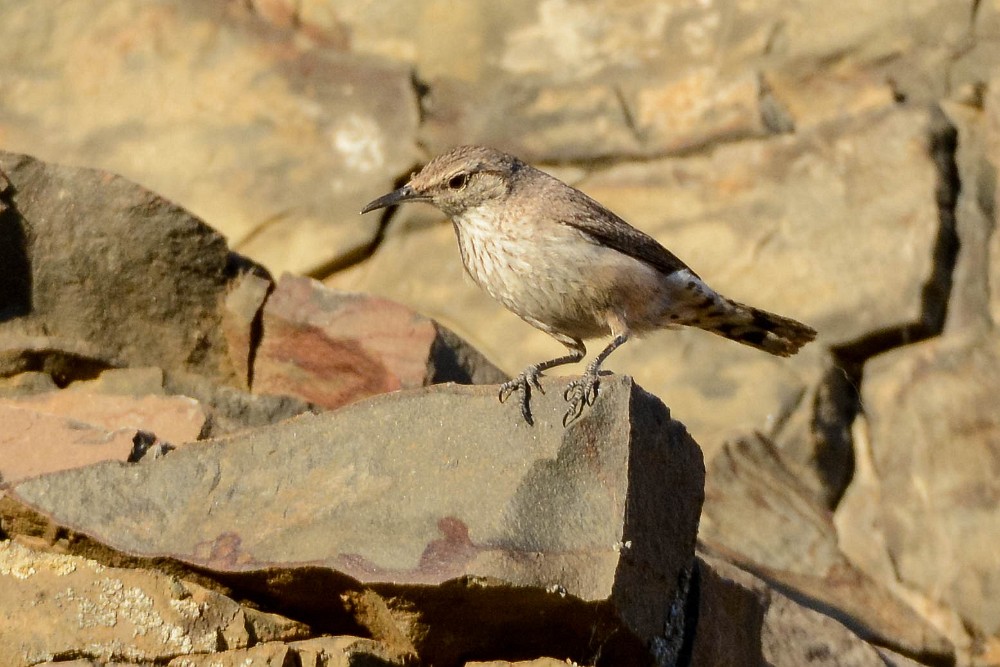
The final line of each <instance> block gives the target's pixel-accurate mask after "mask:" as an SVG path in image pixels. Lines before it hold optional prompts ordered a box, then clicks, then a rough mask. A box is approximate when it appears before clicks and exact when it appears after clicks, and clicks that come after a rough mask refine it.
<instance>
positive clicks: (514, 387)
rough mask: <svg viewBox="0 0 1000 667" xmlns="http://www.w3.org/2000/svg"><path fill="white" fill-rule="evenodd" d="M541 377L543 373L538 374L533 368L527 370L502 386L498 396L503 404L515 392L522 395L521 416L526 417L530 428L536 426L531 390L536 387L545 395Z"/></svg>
mask: <svg viewBox="0 0 1000 667" xmlns="http://www.w3.org/2000/svg"><path fill="white" fill-rule="evenodd" d="M540 375H541V373H539V372H538V369H536V368H533V367H529V368H526V369H525V370H524V372H523V373H521V374H520V375H518V376H517V377H516V378H514V379H512V380H508V381H507V382H504V383H503V384H502V385H500V392H499V394H498V396H497V398H499V399H500V402H501V403H503V402H505V401H506V400H507V399H508V398H510V395H511V394H513V393H514V392H517V393H519V394H521V416H522V417H524V421H526V422H527V423H528V425H529V426H534V425H535V420H534V419H532V417H531V388H532V387H534V388H535V389H537V390H538V391H540V392H541V393H543V394H544V393H545V390H544V389H542V383H541V382H540V381H539V380H538V378H539V376H540Z"/></svg>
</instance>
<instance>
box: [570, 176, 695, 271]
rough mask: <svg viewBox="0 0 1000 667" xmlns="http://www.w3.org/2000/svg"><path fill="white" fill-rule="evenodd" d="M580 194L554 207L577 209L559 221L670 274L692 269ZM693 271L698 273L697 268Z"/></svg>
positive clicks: (600, 242)
mask: <svg viewBox="0 0 1000 667" xmlns="http://www.w3.org/2000/svg"><path fill="white" fill-rule="evenodd" d="M577 192H579V191H577ZM579 194H580V195H582V199H581V198H574V199H575V201H574V204H576V206H567V207H553V209H562V210H569V211H573V213H572V214H571V215H566V216H564V217H562V218H561V219H560V220H559V222H561V223H562V224H564V225H568V226H570V227H574V228H576V229H578V230H579V231H581V232H582V233H583V234H584V235H585V236H587V237H590V239H591V240H593V241H594V242H595V243H598V244H600V245H604V246H608V247H609V248H613V249H615V250H617V251H618V252H620V253H622V254H625V255H628V256H629V257H634V258H635V259H638V260H640V261H643V262H646V263H647V264H649V265H650V266H652V267H654V268H656V269H658V270H660V271H662V272H663V273H664V274H666V275H669V274H671V273H674V272H675V271H680V270H682V269H687V270H688V271H691V268H690V267H689V266H688V265H687V264H685V263H684V262H682V261H681V260H680V258H678V257H677V256H676V255H674V253H672V252H670V251H669V250H667V249H666V248H664V247H663V246H662V245H660V244H659V243H658V242H657V241H656V239H654V238H653V237H651V236H649V235H648V234H645V233H643V232H641V231H639V230H638V229H636V228H635V227H633V226H632V225H630V224H628V223H627V222H625V221H624V220H622V219H621V218H619V217H618V216H617V215H615V214H614V213H612V212H611V211H609V210H607V209H606V208H604V207H603V206H601V205H600V204H598V203H597V202H596V201H594V200H593V199H591V198H590V197H587V196H586V195H584V194H583V193H582V192H579ZM581 204H582V206H581ZM691 273H692V274H694V275H695V276H697V274H695V273H694V271H691Z"/></svg>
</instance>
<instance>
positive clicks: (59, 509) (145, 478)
mask: <svg viewBox="0 0 1000 667" xmlns="http://www.w3.org/2000/svg"><path fill="white" fill-rule="evenodd" d="M546 387H547V392H546V393H545V394H544V395H543V394H540V393H538V392H536V395H535V396H534V401H533V408H534V413H535V419H536V425H535V426H534V427H530V426H528V425H527V424H525V423H523V422H522V421H521V418H520V415H519V412H518V408H517V406H516V405H509V404H508V405H498V404H497V400H496V395H495V393H494V392H495V390H494V389H493V388H485V387H461V386H456V385H439V386H435V387H431V388H427V389H420V390H415V391H411V392H401V393H396V394H389V395H384V396H379V397H376V398H374V399H371V400H368V401H365V402H362V403H358V404H355V405H353V406H350V407H348V408H345V409H342V410H340V411H337V412H333V413H325V414H322V415H316V416H304V417H298V418H295V419H293V420H290V421H288V422H285V423H283V424H279V425H276V426H273V427H268V428H262V429H258V430H256V431H253V432H247V433H243V434H237V435H234V436H231V437H228V438H225V439H220V440H215V441H209V442H204V443H199V444H196V445H193V446H191V447H186V448H184V449H182V450H178V451H176V452H173V453H171V454H169V455H168V456H166V457H164V458H161V459H157V460H155V461H150V462H148V463H140V464H136V465H123V464H117V463H104V464H97V465H94V466H92V467H89V468H86V469H80V470H75V471H67V472H65V473H58V474H53V475H49V476H47V477H44V478H36V479H34V480H28V481H26V482H23V483H21V484H18V485H16V486H15V487H14V488H13V494H14V496H15V497H17V498H18V499H19V500H20V501H22V502H25V503H26V504H28V505H30V506H32V507H34V508H36V509H38V510H41V511H43V512H45V513H47V514H48V515H50V516H51V517H52V518H53V519H54V520H55V521H56V522H58V523H59V524H61V525H65V526H68V527H70V528H72V529H74V530H77V531H80V532H83V533H85V534H87V535H89V536H91V537H92V538H94V539H96V540H98V541H100V542H102V543H104V544H107V545H109V546H111V547H112V548H114V549H118V550H121V551H125V552H129V553H132V554H138V555H145V556H155V555H169V556H173V557H175V558H179V559H181V560H185V561H188V562H190V563H195V564H198V565H201V566H205V567H209V568H212V569H214V570H217V571H226V570H228V571H244V570H249V569H257V568H262V567H264V566H277V565H289V564H312V565H314V566H327V567H331V568H334V569H335V570H337V571H339V572H342V573H344V574H347V575H348V576H350V577H353V578H354V579H357V580H359V581H362V582H368V583H370V584H394V585H404V586H413V585H421V586H417V589H419V590H423V591H426V590H427V589H426V587H425V586H422V585H424V584H440V583H442V582H446V581H448V580H454V579H457V578H460V577H464V578H466V579H468V578H469V577H472V578H473V579H474V580H479V581H491V580H494V581H495V580H499V581H502V582H506V584H507V585H508V586H509V585H511V584H513V585H514V586H522V587H523V586H528V587H533V589H532V590H536V591H538V594H541V595H546V594H551V595H554V596H556V597H559V596H567V598H568V599H577V600H580V601H585V602H586V601H594V602H605V601H609V600H610V602H611V604H612V605H613V607H614V610H615V613H616V614H617V617H618V618H620V619H621V621H622V622H623V623H624V625H625V626H626V627H627V628H628V629H629V630H630V633H631V634H632V635H633V636H635V637H637V638H639V639H640V640H642V643H643V644H646V645H648V643H649V642H651V641H652V640H653V638H654V637H657V636H660V635H662V634H663V633H665V632H669V631H670V630H671V621H670V619H669V618H668V615H669V608H670V605H671V602H672V600H674V597H675V596H676V595H677V593H678V588H679V586H678V582H679V580H680V577H681V573H682V572H684V571H685V570H687V569H688V568H689V567H690V565H691V562H692V558H693V552H694V542H695V536H696V532H697V525H698V517H699V514H700V511H701V503H702V498H703V485H704V466H703V462H702V459H701V452H700V450H699V448H698V446H697V445H696V444H695V442H694V441H693V440H692V439H691V438H690V436H689V435H688V434H687V432H686V431H685V430H684V428H683V426H682V425H681V424H679V423H678V422H675V421H672V420H671V419H670V416H669V413H668V411H667V410H666V409H665V408H664V406H663V405H662V403H660V402H659V401H658V400H657V399H656V398H655V397H652V396H651V395H649V394H646V393H645V392H643V391H642V390H641V389H639V388H638V387H636V386H635V385H634V384H633V383H632V381H631V380H630V379H628V378H624V377H613V376H609V377H606V378H605V379H604V380H603V381H602V385H601V394H600V396H599V398H598V400H597V402H596V403H595V405H594V406H593V407H592V408H591V409H590V410H589V411H588V412H586V413H585V414H584V416H583V417H582V418H581V419H580V420H579V421H578V422H576V423H574V424H573V425H571V426H570V428H568V429H564V428H563V427H562V425H561V418H562V414H563V412H564V410H565V403H564V402H563V400H562V396H561V393H562V392H561V389H562V387H561V385H559V386H556V385H555V384H547V385H546ZM471 588H472V589H475V588H476V586H471ZM541 588H545V589H547V590H548V591H549V593H546V591H544V590H540V589H541ZM415 590H416V589H415ZM457 590H458V588H457V587H452V589H451V592H450V593H446V595H452V596H454V597H455V599H458V600H461V599H463V594H462V593H461V592H456V591H457ZM413 599H415V598H413ZM497 600H498V601H502V600H503V598H502V596H500V597H497ZM438 602H440V601H438ZM508 602H509V601H508ZM441 613H446V614H452V615H456V614H457V615H458V616H459V617H460V616H461V615H462V613H461V606H456V604H454V603H453V604H450V605H448V606H447V608H446V609H444V611H443V612H441ZM532 622H534V621H532ZM477 623H480V624H481V622H480V621H477ZM455 631H456V635H458V636H460V635H461V632H462V630H461V628H456V630H455ZM441 655H443V654H441ZM446 657H447V658H448V659H451V660H456V659H457V656H456V655H454V654H449V655H447V656H446ZM470 657H471V656H470ZM448 659H444V658H442V660H441V664H446V663H448Z"/></svg>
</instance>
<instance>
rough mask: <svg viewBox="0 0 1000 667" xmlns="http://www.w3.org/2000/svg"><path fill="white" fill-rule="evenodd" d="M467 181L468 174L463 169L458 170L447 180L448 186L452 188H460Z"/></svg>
mask: <svg viewBox="0 0 1000 667" xmlns="http://www.w3.org/2000/svg"><path fill="white" fill-rule="evenodd" d="M468 182H469V175H468V174H467V173H465V172H464V171H462V172H459V173H457V174H455V175H454V176H452V177H451V178H450V179H449V180H448V187H449V188H451V189H452V190H461V189H462V188H464V187H465V186H466V184H467V183H468Z"/></svg>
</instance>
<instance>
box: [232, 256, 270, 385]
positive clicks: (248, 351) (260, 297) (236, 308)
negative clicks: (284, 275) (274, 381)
mask: <svg viewBox="0 0 1000 667" xmlns="http://www.w3.org/2000/svg"><path fill="white" fill-rule="evenodd" d="M273 287H274V283H273V282H271V280H270V278H267V277H264V276H259V275H255V274H252V273H244V274H243V275H242V276H240V277H239V279H238V280H237V281H236V282H235V284H234V285H233V287H232V289H230V290H229V292H228V293H227V294H226V300H225V308H224V310H223V312H222V334H223V336H225V337H226V343H227V345H228V349H229V358H230V359H231V360H232V363H233V367H234V368H235V369H236V375H237V377H238V378H240V380H241V384H240V389H249V388H250V380H251V377H250V375H251V373H250V371H251V367H250V366H251V360H252V357H253V355H255V354H256V353H257V346H258V345H259V344H260V340H258V338H259V332H256V331H255V327H259V326H260V318H261V311H262V309H263V308H264V301H265V300H266V299H267V295H268V294H269V293H270V291H271V289H273Z"/></svg>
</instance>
